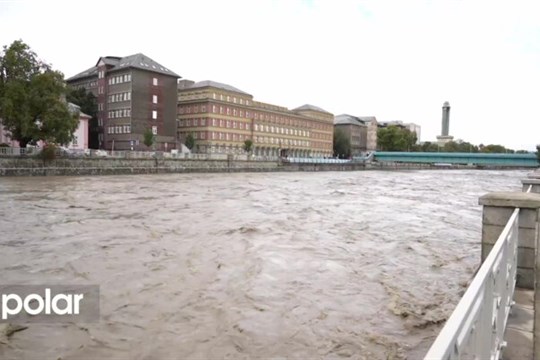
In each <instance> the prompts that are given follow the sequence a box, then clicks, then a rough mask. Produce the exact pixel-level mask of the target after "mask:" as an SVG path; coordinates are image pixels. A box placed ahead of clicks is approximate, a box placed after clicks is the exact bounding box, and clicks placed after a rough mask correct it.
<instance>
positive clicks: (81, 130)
mask: <svg viewBox="0 0 540 360" xmlns="http://www.w3.org/2000/svg"><path fill="white" fill-rule="evenodd" d="M68 107H69V110H70V111H71V112H72V113H78V114H79V126H78V127H77V130H75V132H74V133H73V140H72V141H71V142H70V143H69V144H66V147H67V148H69V149H73V150H85V149H88V122H89V121H90V119H91V118H92V117H91V116H90V115H87V114H85V113H83V112H82V111H81V108H80V107H79V106H78V105H75V104H72V103H68Z"/></svg>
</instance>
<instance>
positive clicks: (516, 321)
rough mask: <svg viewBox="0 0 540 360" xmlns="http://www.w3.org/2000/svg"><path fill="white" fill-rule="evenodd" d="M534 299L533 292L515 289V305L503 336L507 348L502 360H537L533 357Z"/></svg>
mask: <svg viewBox="0 0 540 360" xmlns="http://www.w3.org/2000/svg"><path fill="white" fill-rule="evenodd" d="M534 297H535V296H534V290H529V289H522V288H516V291H515V294H514V301H515V304H514V306H513V307H512V312H511V313H510V316H509V317H508V323H507V325H506V332H505V334H504V339H505V341H506V342H507V344H508V346H507V347H506V349H505V350H504V352H503V360H525V359H531V360H532V359H535V360H537V359H539V357H538V356H536V357H535V356H534V355H535V354H534V348H535V346H534V329H535V328H536V327H537V326H535V321H534V320H535V302H534ZM537 305H538V304H537Z"/></svg>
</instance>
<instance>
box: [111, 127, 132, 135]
mask: <svg viewBox="0 0 540 360" xmlns="http://www.w3.org/2000/svg"><path fill="white" fill-rule="evenodd" d="M107 134H131V125H113V126H108V127H107Z"/></svg>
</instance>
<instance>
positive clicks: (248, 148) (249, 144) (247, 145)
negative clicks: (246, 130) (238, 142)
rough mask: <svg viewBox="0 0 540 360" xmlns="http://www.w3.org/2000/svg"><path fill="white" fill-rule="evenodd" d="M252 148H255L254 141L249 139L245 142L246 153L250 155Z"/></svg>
mask: <svg viewBox="0 0 540 360" xmlns="http://www.w3.org/2000/svg"><path fill="white" fill-rule="evenodd" d="M252 148H253V141H252V140H251V139H247V140H246V141H244V151H245V152H247V153H250V152H251V149H252Z"/></svg>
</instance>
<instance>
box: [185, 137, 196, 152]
mask: <svg viewBox="0 0 540 360" xmlns="http://www.w3.org/2000/svg"><path fill="white" fill-rule="evenodd" d="M185 144H186V147H187V148H188V149H189V150H191V149H193V147H194V146H195V138H194V137H193V134H191V133H189V134H187V136H186V141H185Z"/></svg>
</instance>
